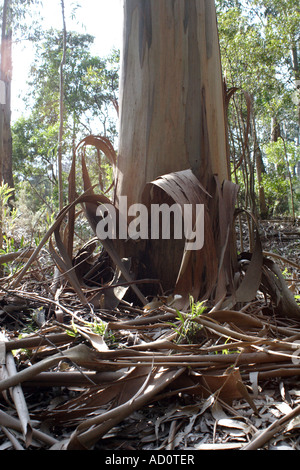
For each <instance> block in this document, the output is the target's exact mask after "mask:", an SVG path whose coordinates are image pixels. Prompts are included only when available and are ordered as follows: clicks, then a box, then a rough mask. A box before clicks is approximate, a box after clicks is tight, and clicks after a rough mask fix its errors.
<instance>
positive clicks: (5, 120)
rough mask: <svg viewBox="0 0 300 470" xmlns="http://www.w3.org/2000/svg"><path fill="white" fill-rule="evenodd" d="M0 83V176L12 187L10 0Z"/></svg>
mask: <svg viewBox="0 0 300 470" xmlns="http://www.w3.org/2000/svg"><path fill="white" fill-rule="evenodd" d="M0 78H1V85H2V90H3V102H1V111H0V112H1V115H0V146H1V157H0V166H1V170H0V172H1V173H0V178H1V182H4V183H7V184H8V186H9V187H10V188H13V187H14V182H13V173H12V138H11V79H12V17H11V1H10V0H4V3H3V12H2V31H1V77H0Z"/></svg>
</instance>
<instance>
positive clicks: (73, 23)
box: [12, 0, 123, 121]
mask: <svg viewBox="0 0 300 470" xmlns="http://www.w3.org/2000/svg"><path fill="white" fill-rule="evenodd" d="M76 4H78V5H79V8H77V10H76V11H75V17H74V18H73V19H72V17H71V10H72V8H74V7H75V5H76ZM122 4H123V2H122V0H110V1H107V0H79V1H76V2H75V1H71V0H70V1H68V2H66V23H67V24H66V26H67V30H69V31H76V32H80V33H88V34H91V35H93V36H94V37H95V41H94V44H93V46H92V48H91V50H92V53H93V54H95V55H98V56H99V57H104V56H107V55H108V54H109V53H110V51H111V50H112V48H117V49H119V48H120V47H121V41H122V21H123V8H122ZM35 8H36V7H35ZM40 13H41V16H42V17H43V21H42V27H43V29H45V30H47V29H49V28H51V27H53V28H55V29H61V28H62V18H61V6H60V1H59V0H50V1H49V0H43V7H42V8H40ZM33 59H34V46H33V45H32V44H31V43H30V41H26V40H24V41H20V42H17V43H15V44H14V46H13V82H12V120H13V121H14V120H15V119H16V118H18V117H19V116H20V114H22V113H24V112H25V109H24V102H23V99H22V96H23V95H24V93H25V94H26V93H27V92H28V90H27V86H26V81H27V76H28V72H29V68H30V65H31V62H32V61H33Z"/></svg>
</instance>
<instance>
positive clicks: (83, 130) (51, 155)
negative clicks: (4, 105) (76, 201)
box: [12, 29, 119, 212]
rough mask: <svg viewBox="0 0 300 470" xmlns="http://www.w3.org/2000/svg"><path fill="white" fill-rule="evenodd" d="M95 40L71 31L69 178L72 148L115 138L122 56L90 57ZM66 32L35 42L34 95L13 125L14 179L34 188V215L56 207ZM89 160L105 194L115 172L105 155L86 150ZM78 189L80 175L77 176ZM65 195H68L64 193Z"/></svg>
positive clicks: (67, 123) (67, 113)
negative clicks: (92, 139) (86, 140)
mask: <svg viewBox="0 0 300 470" xmlns="http://www.w3.org/2000/svg"><path fill="white" fill-rule="evenodd" d="M93 41H94V38H93V37H92V36H91V35H89V34H78V33H73V32H69V33H68V34H67V55H66V64H65V68H64V73H65V77H64V142H63V174H64V185H65V188H66V189H67V184H68V183H67V176H68V173H69V170H70V165H71V161H72V156H73V149H74V147H75V146H76V145H77V144H78V143H79V141H80V140H81V139H82V138H83V137H85V136H86V135H89V134H102V135H106V136H107V137H109V138H110V139H111V140H112V141H113V139H114V138H115V136H116V119H117V113H116V110H115V107H114V103H115V101H116V98H117V93H118V83H119V78H118V75H119V52H118V51H116V50H113V51H112V52H111V54H110V55H109V56H108V57H106V58H103V59H102V58H100V57H96V56H93V55H91V53H90V47H91V45H92V44H93ZM61 55H62V33H61V32H60V31H56V30H53V29H52V30H50V31H47V32H46V33H45V35H44V38H43V40H40V41H38V42H37V43H36V55H35V59H34V62H33V64H32V67H31V74H30V80H29V87H30V91H31V92H30V93H29V94H28V96H27V97H26V99H25V102H26V106H27V113H26V116H22V117H20V118H19V119H18V120H17V121H16V122H15V123H14V125H13V127H12V134H13V169H14V175H15V180H16V182H17V183H20V184H21V183H22V184H23V188H24V187H25V186H24V185H25V182H27V183H28V185H27V184H26V186H27V187H28V188H30V195H29V196H28V197H29V199H30V203H29V204H28V207H30V208H33V209H34V211H39V212H40V211H43V210H45V208H46V207H47V208H49V207H50V208H51V211H52V212H54V211H55V210H57V209H58V207H57V194H58V193H57V147H58V127H59V74H58V69H59V65H60V61H61ZM86 162H87V166H88V170H89V172H90V175H91V177H92V179H93V182H95V183H99V184H100V189H101V190H102V191H105V190H106V189H107V188H109V186H110V184H111V181H112V169H111V167H110V165H109V163H108V161H106V158H105V157H104V155H102V154H101V155H99V154H98V153H97V152H96V150H94V149H92V148H88V150H87V152H86ZM77 190H78V191H79V192H80V191H81V190H82V177H81V174H80V172H78V174H77ZM65 193H67V191H65ZM26 212H27V211H26Z"/></svg>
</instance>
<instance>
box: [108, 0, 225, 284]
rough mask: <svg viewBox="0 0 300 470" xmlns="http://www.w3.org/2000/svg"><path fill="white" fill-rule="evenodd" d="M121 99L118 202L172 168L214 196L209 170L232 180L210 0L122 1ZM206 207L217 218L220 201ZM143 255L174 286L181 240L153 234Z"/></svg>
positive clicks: (134, 197) (135, 196)
mask: <svg viewBox="0 0 300 470" xmlns="http://www.w3.org/2000/svg"><path fill="white" fill-rule="evenodd" d="M119 103H120V138H119V149H118V162H117V169H116V175H115V181H116V192H115V196H116V198H115V203H116V205H118V201H119V198H120V196H127V198H128V206H130V205H131V204H134V203H139V202H142V194H143V190H144V187H145V185H146V184H147V183H149V182H152V181H153V180H154V179H155V178H157V177H159V176H161V175H166V174H169V173H173V172H179V171H183V170H187V169H191V170H192V172H193V173H194V175H195V176H196V177H197V178H198V180H199V181H200V182H201V184H202V186H203V187H204V188H205V190H207V191H208V193H209V194H211V196H213V194H214V192H215V191H216V181H215V179H214V175H216V177H217V181H219V183H220V184H222V183H223V181H224V180H228V179H229V178H230V176H229V173H230V171H229V163H228V155H227V153H228V151H227V149H228V147H227V137H226V126H225V112H224V109H225V107H224V86H223V80H222V71H221V61H220V50H219V41H218V30H217V18H216V10H215V4H214V1H213V0H159V1H158V0H124V37H123V53H122V56H121V79H120V99H119ZM208 205H209V209H208V210H209V211H210V213H211V216H212V218H214V217H215V219H216V223H217V219H218V200H217V199H215V198H213V197H211V198H208ZM217 231H218V230H217V229H216V232H217ZM141 246H142V245H141ZM137 249H140V248H137ZM124 254H126V253H124ZM144 254H145V257H144V258H143V263H144V265H145V266H146V271H145V274H146V276H147V275H148V277H150V276H154V277H155V276H157V277H158V278H159V279H160V280H161V281H162V285H163V288H164V289H166V290H168V289H172V286H174V282H175V280H176V276H177V273H178V269H179V265H180V262H181V256H182V244H181V245H180V243H175V241H174V240H171V241H170V240H159V241H153V240H151V241H150V242H149V243H148V244H147V246H146V248H145V249H144ZM203 264H205V263H203ZM152 268H153V269H152ZM204 270H205V268H204ZM205 275H206V274H205V273H203V276H204V277H205Z"/></svg>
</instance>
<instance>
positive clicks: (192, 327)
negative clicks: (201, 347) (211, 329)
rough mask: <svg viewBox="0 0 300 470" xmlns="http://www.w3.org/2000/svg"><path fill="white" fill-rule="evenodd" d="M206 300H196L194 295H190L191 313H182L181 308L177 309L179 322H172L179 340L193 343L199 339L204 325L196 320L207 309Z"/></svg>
mask: <svg viewBox="0 0 300 470" xmlns="http://www.w3.org/2000/svg"><path fill="white" fill-rule="evenodd" d="M205 308H206V307H205V305H204V302H195V301H194V299H193V297H192V296H190V313H189V314H182V313H181V312H180V311H179V310H176V313H177V318H176V320H178V324H175V323H170V325H171V326H172V328H173V330H174V331H175V332H176V333H177V334H178V342H188V343H193V342H195V340H196V339H197V335H198V333H199V331H200V330H201V329H202V326H201V325H199V324H197V323H196V322H195V319H196V318H198V317H199V316H200V315H202V313H203V312H204V311H205Z"/></svg>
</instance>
